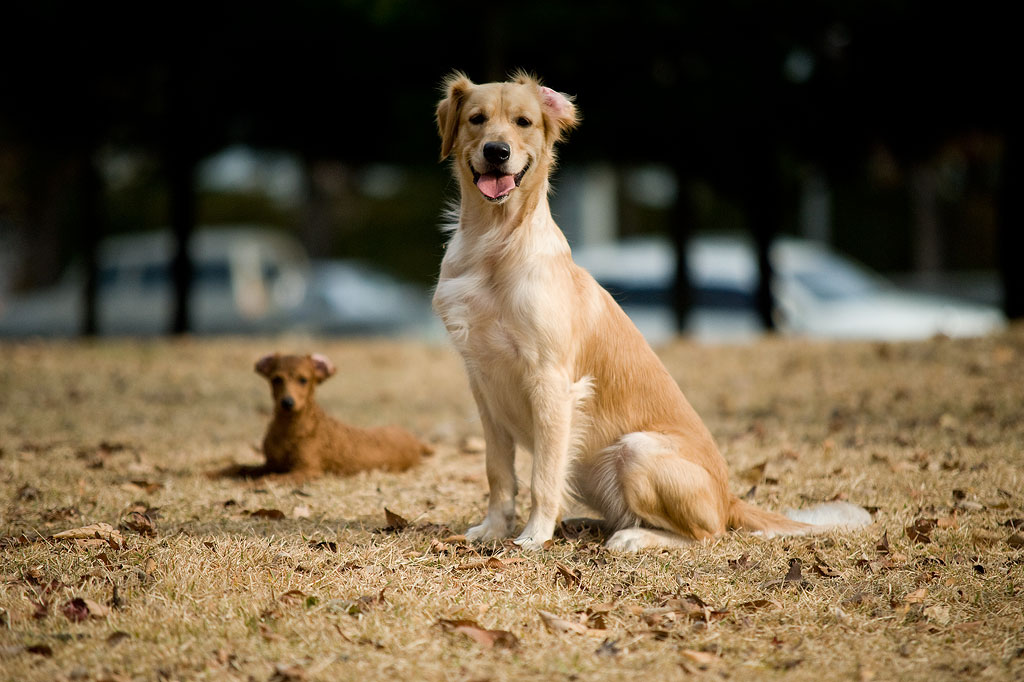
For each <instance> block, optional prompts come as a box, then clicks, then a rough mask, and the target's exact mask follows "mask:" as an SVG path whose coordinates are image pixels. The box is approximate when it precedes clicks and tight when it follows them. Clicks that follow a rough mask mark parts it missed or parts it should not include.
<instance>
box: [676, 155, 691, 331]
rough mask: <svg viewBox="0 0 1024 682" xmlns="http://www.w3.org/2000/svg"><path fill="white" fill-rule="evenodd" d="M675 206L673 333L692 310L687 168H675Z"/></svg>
mask: <svg viewBox="0 0 1024 682" xmlns="http://www.w3.org/2000/svg"><path fill="white" fill-rule="evenodd" d="M673 171H674V173H675V177H676V187H677V190H676V203H675V206H674V207H673V211H672V224H671V227H670V231H671V237H672V245H673V246H674V247H675V252H676V254H675V255H676V280H675V283H674V284H673V286H672V311H673V312H674V313H675V316H676V331H678V332H680V333H682V332H685V331H686V320H687V318H688V317H689V314H690V311H691V310H692V309H693V278H692V276H691V273H690V268H689V264H688V263H687V259H686V253H687V250H688V248H689V245H690V238H691V237H692V236H693V231H694V223H695V216H694V207H693V195H692V194H691V192H690V191H689V190H690V175H689V168H688V167H686V165H685V164H682V163H679V164H676V165H675V167H674V168H673Z"/></svg>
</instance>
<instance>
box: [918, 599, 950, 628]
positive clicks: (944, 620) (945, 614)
mask: <svg viewBox="0 0 1024 682" xmlns="http://www.w3.org/2000/svg"><path fill="white" fill-rule="evenodd" d="M924 617H925V618H927V619H928V620H930V621H933V622H935V623H938V624H939V625H948V624H949V607H948V606H946V605H945V604H936V605H934V606H929V607H927V608H926V609H925V610H924Z"/></svg>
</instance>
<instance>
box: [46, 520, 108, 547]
mask: <svg viewBox="0 0 1024 682" xmlns="http://www.w3.org/2000/svg"><path fill="white" fill-rule="evenodd" d="M50 537H51V538H52V539H54V540H74V541H75V542H79V543H81V544H83V545H86V546H92V545H96V546H102V545H103V544H107V545H110V546H111V547H113V548H114V549H120V548H121V547H122V546H123V545H124V536H123V535H121V531H119V530H117V529H115V528H114V527H113V526H111V525H110V524H109V523H102V522H101V523H94V524H92V525H89V526H82V527H81V528H72V529H70V530H65V531H61V532H60V533H54V534H53V535H51V536H50Z"/></svg>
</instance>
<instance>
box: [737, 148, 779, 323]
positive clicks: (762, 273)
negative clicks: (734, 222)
mask: <svg viewBox="0 0 1024 682" xmlns="http://www.w3.org/2000/svg"><path fill="white" fill-rule="evenodd" d="M747 149H749V150H750V167H749V169H748V172H747V175H746V191H745V193H744V208H745V209H746V214H747V221H748V224H749V226H750V231H751V234H752V235H753V237H754V247H755V250H756V255H757V273H758V277H757V292H756V294H755V305H756V307H757V315H758V317H759V318H760V320H761V324H762V326H763V327H764V328H765V329H766V330H774V329H775V318H774V316H773V315H772V312H773V309H774V307H775V300H774V297H773V296H772V276H773V273H772V263H771V258H770V253H771V246H772V242H773V241H775V236H776V235H777V234H778V232H779V227H780V225H781V222H782V196H781V195H782V187H781V183H780V182H779V173H780V171H779V167H778V154H777V152H776V150H775V149H774V147H773V146H772V145H770V144H766V143H764V142H761V141H755V142H753V143H751V144H748V145H747Z"/></svg>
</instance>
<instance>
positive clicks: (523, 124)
mask: <svg viewBox="0 0 1024 682" xmlns="http://www.w3.org/2000/svg"><path fill="white" fill-rule="evenodd" d="M516 125H517V126H519V127H520V128H529V127H530V125H531V122H530V119H528V118H526V117H525V116H520V117H519V118H517V119H516Z"/></svg>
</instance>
